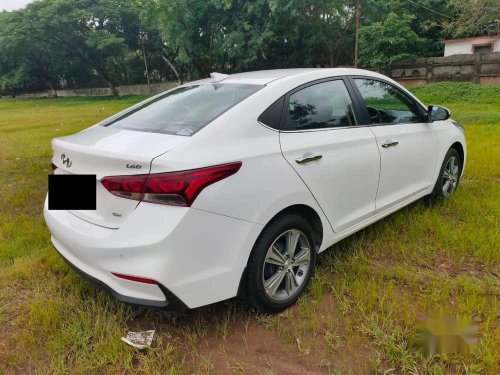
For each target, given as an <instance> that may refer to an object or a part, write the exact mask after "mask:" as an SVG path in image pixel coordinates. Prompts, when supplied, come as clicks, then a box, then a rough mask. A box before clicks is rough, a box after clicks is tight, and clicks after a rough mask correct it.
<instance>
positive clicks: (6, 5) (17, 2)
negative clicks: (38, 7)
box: [0, 0, 32, 11]
mask: <svg viewBox="0 0 500 375" xmlns="http://www.w3.org/2000/svg"><path fill="white" fill-rule="evenodd" d="M31 1H32V0H0V11H2V10H14V9H19V8H22V7H24V6H25V5H26V4H28V3H31Z"/></svg>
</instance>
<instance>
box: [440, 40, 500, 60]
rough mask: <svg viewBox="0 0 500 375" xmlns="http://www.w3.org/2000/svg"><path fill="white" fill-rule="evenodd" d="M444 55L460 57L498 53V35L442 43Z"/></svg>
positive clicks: (499, 50)
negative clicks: (463, 55)
mask: <svg viewBox="0 0 500 375" xmlns="http://www.w3.org/2000/svg"><path fill="white" fill-rule="evenodd" d="M443 44H444V55H445V56H451V55H462V54H466V55H468V54H473V53H481V52H500V35H494V36H477V37H474V38H463V39H448V40H444V41H443Z"/></svg>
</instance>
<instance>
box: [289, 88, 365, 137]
mask: <svg viewBox="0 0 500 375" xmlns="http://www.w3.org/2000/svg"><path fill="white" fill-rule="evenodd" d="M351 125H356V119H355V117H354V111H353V106H352V101H351V98H350V96H349V93H348V92H347V89H346V87H345V85H344V82H343V81H342V80H334V81H327V82H323V83H318V84H315V85H312V86H308V87H306V88H304V89H302V90H300V91H297V92H295V93H293V94H292V95H290V100H289V101H288V120H287V129H289V130H306V129H322V128H323V129H324V128H333V127H343V126H351Z"/></svg>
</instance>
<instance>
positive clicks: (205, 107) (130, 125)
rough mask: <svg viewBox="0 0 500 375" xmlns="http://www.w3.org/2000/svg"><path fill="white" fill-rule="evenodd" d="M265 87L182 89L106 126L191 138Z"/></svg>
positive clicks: (242, 85) (198, 86) (200, 87)
mask: <svg viewBox="0 0 500 375" xmlns="http://www.w3.org/2000/svg"><path fill="white" fill-rule="evenodd" d="M262 87H263V86H260V85H247V84H236V83H225V84H202V85H193V86H184V87H178V88H175V89H173V90H170V91H168V92H166V93H165V95H162V96H160V97H158V98H157V99H155V100H153V101H151V102H148V103H145V104H144V106H140V107H139V108H138V109H135V110H133V111H131V112H129V113H127V114H125V115H124V116H122V117H120V118H118V119H117V120H115V121H113V122H111V123H109V124H105V125H104V126H110V127H115V128H122V129H129V130H138V131H146V132H153V133H164V134H175V135H183V136H188V137H189V136H191V135H193V134H194V133H196V132H197V131H198V130H200V129H201V128H203V127H204V126H205V125H207V124H208V123H210V122H211V121H213V120H214V119H216V118H217V117H219V116H220V115H221V114H222V113H224V112H225V111H227V110H228V109H229V108H231V107H233V106H234V105H236V104H238V103H239V102H241V101H242V100H243V99H245V98H247V97H249V96H250V95H252V94H253V93H255V92H257V91H258V90H260V89H261V88H262Z"/></svg>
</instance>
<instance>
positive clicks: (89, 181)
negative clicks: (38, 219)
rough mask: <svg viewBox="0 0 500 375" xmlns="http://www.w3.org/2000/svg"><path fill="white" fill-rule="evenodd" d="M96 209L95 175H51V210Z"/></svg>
mask: <svg viewBox="0 0 500 375" xmlns="http://www.w3.org/2000/svg"><path fill="white" fill-rule="evenodd" d="M95 209H96V175H95V174H56V175H49V210H95Z"/></svg>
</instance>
